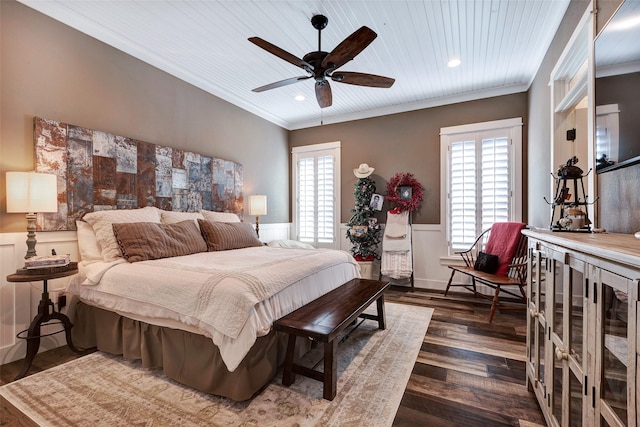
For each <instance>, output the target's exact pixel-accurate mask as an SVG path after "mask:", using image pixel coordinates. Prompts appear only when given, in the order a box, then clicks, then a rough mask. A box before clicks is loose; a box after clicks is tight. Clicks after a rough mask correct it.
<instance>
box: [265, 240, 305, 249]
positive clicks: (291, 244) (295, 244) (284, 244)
mask: <svg viewBox="0 0 640 427" xmlns="http://www.w3.org/2000/svg"><path fill="white" fill-rule="evenodd" d="M267 245H268V246H271V247H273V248H298V249H315V248H314V247H313V246H311V245H310V244H308V243H302V242H299V241H297V240H288V239H281V240H272V241H270V242H269V243H267Z"/></svg>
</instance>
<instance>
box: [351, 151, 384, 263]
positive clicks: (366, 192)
mask: <svg viewBox="0 0 640 427" xmlns="http://www.w3.org/2000/svg"><path fill="white" fill-rule="evenodd" d="M373 171H374V168H372V167H370V166H369V165H367V164H366V163H363V164H361V165H360V167H359V168H358V169H354V170H353V173H354V175H355V176H356V177H357V178H358V181H357V182H356V184H355V191H354V192H353V195H354V196H355V199H356V204H355V207H354V208H353V209H351V213H352V216H351V219H350V220H349V221H348V222H347V227H348V228H347V239H349V241H350V242H351V244H352V247H351V254H352V255H353V257H354V258H355V259H356V261H373V260H374V259H379V256H378V254H377V253H376V251H377V249H378V245H379V244H380V224H379V223H378V220H377V219H376V218H374V217H373V216H374V214H375V210H374V209H375V205H374V204H373V203H372V200H373V199H372V197H373V196H374V194H375V192H376V183H375V181H374V180H373V178H371V176H370V175H371V174H372V173H373Z"/></svg>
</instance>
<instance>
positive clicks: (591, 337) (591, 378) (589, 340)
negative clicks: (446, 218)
mask: <svg viewBox="0 0 640 427" xmlns="http://www.w3.org/2000/svg"><path fill="white" fill-rule="evenodd" d="M523 233H524V234H525V235H527V237H528V238H529V253H530V255H531V256H530V257H529V266H528V270H529V275H528V277H529V279H528V286H527V301H528V308H529V316H528V318H527V363H526V375H527V384H528V386H529V388H530V389H531V390H533V392H534V394H535V396H536V399H537V400H538V403H539V405H540V408H541V409H542V412H543V414H544V416H545V419H546V422H547V425H550V426H573V425H585V426H595V425H598V426H600V425H607V426H635V425H637V420H638V406H637V403H636V402H637V397H638V396H637V394H638V390H640V388H639V386H640V382H639V380H640V365H638V364H637V360H638V357H639V356H640V354H639V352H640V347H638V333H639V332H640V316H639V314H640V312H639V310H638V308H639V305H640V301H639V300H638V283H639V281H640V247H639V246H638V245H637V241H636V240H635V238H634V237H633V236H632V235H630V234H615V233H600V234H584V233H582V234H581V233H575V234H571V233H566V234H558V233H553V232H552V231H550V230H524V231H523Z"/></svg>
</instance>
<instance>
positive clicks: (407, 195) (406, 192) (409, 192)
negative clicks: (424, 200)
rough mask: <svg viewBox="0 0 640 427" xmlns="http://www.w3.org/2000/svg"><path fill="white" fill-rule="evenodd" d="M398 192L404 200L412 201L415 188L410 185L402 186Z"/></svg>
mask: <svg viewBox="0 0 640 427" xmlns="http://www.w3.org/2000/svg"><path fill="white" fill-rule="evenodd" d="M398 191H399V193H400V198H401V199H402V200H410V199H411V197H412V196H413V188H412V187H411V186H409V185H401V186H400V187H399V189H398Z"/></svg>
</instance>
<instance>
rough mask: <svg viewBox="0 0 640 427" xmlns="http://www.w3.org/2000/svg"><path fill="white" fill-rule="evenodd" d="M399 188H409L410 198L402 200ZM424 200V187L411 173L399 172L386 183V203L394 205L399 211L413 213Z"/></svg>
mask: <svg viewBox="0 0 640 427" xmlns="http://www.w3.org/2000/svg"><path fill="white" fill-rule="evenodd" d="M400 187H411V193H410V194H411V196H410V197H409V198H404V197H402V195H401V194H400ZM423 199H424V187H423V186H422V184H420V183H419V182H418V181H417V180H416V179H415V178H414V177H413V174H412V173H408V172H399V173H397V174H395V175H394V176H393V178H391V179H390V180H389V182H387V201H388V202H389V203H394V204H395V205H396V206H397V207H398V208H399V209H400V210H401V211H409V212H413V211H415V210H416V209H418V208H419V207H420V204H421V203H422V200H423Z"/></svg>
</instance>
